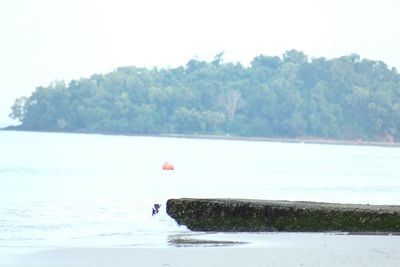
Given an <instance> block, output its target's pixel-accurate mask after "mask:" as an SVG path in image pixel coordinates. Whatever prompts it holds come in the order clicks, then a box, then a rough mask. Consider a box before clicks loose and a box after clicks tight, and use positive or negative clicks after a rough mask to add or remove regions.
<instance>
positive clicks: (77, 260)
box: [0, 234, 400, 267]
mask: <svg viewBox="0 0 400 267" xmlns="http://www.w3.org/2000/svg"><path fill="white" fill-rule="evenodd" d="M265 236H267V237H268V242H265V243H264V244H263V245H260V243H257V240H258V239H259V241H261V240H264V239H265ZM254 237H255V238H254V240H255V241H256V242H255V243H254V244H253V245H247V246H246V245H245V246H228V247H207V246H199V245H198V246H189V247H185V246H184V247H166V248H136V247H132V248H0V266H1V267H72V266H77V267H90V266H93V267H94V266H96V267H111V266H113V267H128V266H129V267H132V266H146V267H153V266H169V267H178V266H191V267H200V266H201V267H203V266H226V267H228V266H229V267H233V266H388V267H398V266H399V263H400V246H399V244H400V237H399V236H364V235H356V236H352V235H333V234H331V235H326V234H275V235H274V234H271V235H256V236H254ZM264 241H265V240H264ZM257 244H258V245H257Z"/></svg>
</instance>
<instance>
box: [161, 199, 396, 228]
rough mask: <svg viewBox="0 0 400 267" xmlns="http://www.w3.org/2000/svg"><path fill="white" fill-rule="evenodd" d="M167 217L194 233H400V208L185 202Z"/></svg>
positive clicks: (173, 202) (171, 204)
mask: <svg viewBox="0 0 400 267" xmlns="http://www.w3.org/2000/svg"><path fill="white" fill-rule="evenodd" d="M167 213H168V215H169V216H171V217H172V218H174V219H175V220H176V221H177V223H178V224H180V225H186V226H187V227H188V228H189V229H190V230H194V231H249V232H253V231H288V232H332V231H333V232H336V231H339V232H354V233H360V232H364V233H393V234H398V233H400V206H381V205H379V206H378V205H355V204H335V203H317V202H297V201H273V200H249V199H190V198H182V199H169V200H168V201H167Z"/></svg>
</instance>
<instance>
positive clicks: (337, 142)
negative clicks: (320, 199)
mask: <svg viewBox="0 0 400 267" xmlns="http://www.w3.org/2000/svg"><path fill="white" fill-rule="evenodd" d="M0 131H15V132H35V133H63V134H88V135H90V134H94V135H110V136H134V137H161V138H182V139H199V140H201V139H204V140H224V141H248V142H273V143H296V144H317V145H347V146H375V147H400V143H396V142H393V143H392V142H379V141H363V140H345V139H323V138H317V137H315V138H314V137H297V138H285V137H256V136H254V137H251V136H232V135H207V134H168V133H159V134H156V133H155V134H135V133H123V132H121V133H116V132H90V131H42V130H26V129H18V127H15V126H11V127H10V126H9V127H6V128H0Z"/></svg>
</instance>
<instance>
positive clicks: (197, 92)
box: [10, 50, 400, 142]
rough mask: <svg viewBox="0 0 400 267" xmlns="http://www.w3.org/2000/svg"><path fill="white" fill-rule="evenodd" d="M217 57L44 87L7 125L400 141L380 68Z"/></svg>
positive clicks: (366, 63)
mask: <svg viewBox="0 0 400 267" xmlns="http://www.w3.org/2000/svg"><path fill="white" fill-rule="evenodd" d="M222 57H223V54H222V53H221V54H218V55H217V56H215V59H214V60H213V61H211V62H206V61H201V60H197V59H192V60H190V61H189V62H188V63H187V64H186V65H185V66H180V67H177V68H167V69H157V68H153V69H146V68H137V67H121V68H118V69H117V70H115V71H113V72H110V73H107V74H104V75H99V74H95V75H92V76H91V77H90V78H88V79H86V78H82V79H80V80H73V81H71V82H70V83H69V84H68V85H66V84H65V83H64V82H53V83H52V84H51V85H49V86H48V87H38V88H36V90H35V91H34V93H33V94H32V95H31V96H30V97H21V98H18V99H17V100H16V102H15V104H14V105H13V107H12V113H11V115H10V116H11V117H12V118H16V119H19V120H20V121H21V122H22V124H21V126H20V127H19V128H20V129H26V130H44V131H83V132H108V133H134V134H157V133H182V134H229V135H237V136H259V137H316V138H333V139H346V140H355V139H362V140H375V141H386V142H392V141H400V75H399V73H398V72H397V70H396V69H394V68H392V69H389V68H388V66H387V65H386V64H385V63H383V62H381V61H373V60H367V59H361V58H360V57H359V56H358V55H356V54H352V55H349V56H343V57H340V58H334V59H325V58H308V56H307V55H305V54H304V53H303V52H300V51H297V50H291V51H287V52H286V53H284V54H283V55H282V56H281V57H278V56H265V55H260V56H257V57H255V58H254V59H253V60H252V62H251V64H250V66H248V67H244V66H242V65H241V64H239V63H236V64H234V63H224V62H223V58H222Z"/></svg>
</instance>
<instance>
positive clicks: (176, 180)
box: [0, 131, 400, 247]
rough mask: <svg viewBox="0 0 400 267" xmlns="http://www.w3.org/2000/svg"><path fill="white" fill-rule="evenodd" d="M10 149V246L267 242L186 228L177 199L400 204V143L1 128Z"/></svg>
mask: <svg viewBox="0 0 400 267" xmlns="http://www.w3.org/2000/svg"><path fill="white" fill-rule="evenodd" d="M0 149H1V160H0V246H3V247H5V246H17V247H21V246H34V247H36V246H61V247H65V246H67V247H69V246H72V247H74V246H100V247H121V246H122V247H165V246H190V245H193V244H196V241H198V244H202V245H203V246H209V245H211V246H219V245H221V246H223V245H243V246H254V245H255V246H266V245H267V243H266V242H265V241H263V240H268V238H265V237H264V238H260V236H262V235H268V234H246V233H231V234H223V233H209V234H204V233H192V232H190V231H188V230H187V229H186V228H185V227H179V226H177V225H176V224H175V222H174V221H173V220H172V219H171V218H169V217H168V216H167V215H166V214H165V201H166V200H167V199H168V198H173V197H231V198H258V199H287V200H308V201H325V202H340V203H364V204H367V203H368V204H400V168H399V167H398V163H399V162H400V148H393V147H367V146H345V145H317V144H296V143H273V142H258V141H252V142H249V141H226V140H204V139H202V140H198V139H177V138H157V137H133V136H106V135H87V134H86V135H85V134H61V133H32V132H4V131H0ZM167 160H168V161H171V162H172V163H173V164H174V166H175V170H174V171H162V170H161V166H162V164H163V163H164V162H165V161H167ZM154 203H162V209H161V212H160V213H159V214H158V215H157V216H154V217H153V216H151V208H152V205H153V204H154ZM232 242H239V243H234V244H233V243H232Z"/></svg>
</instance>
